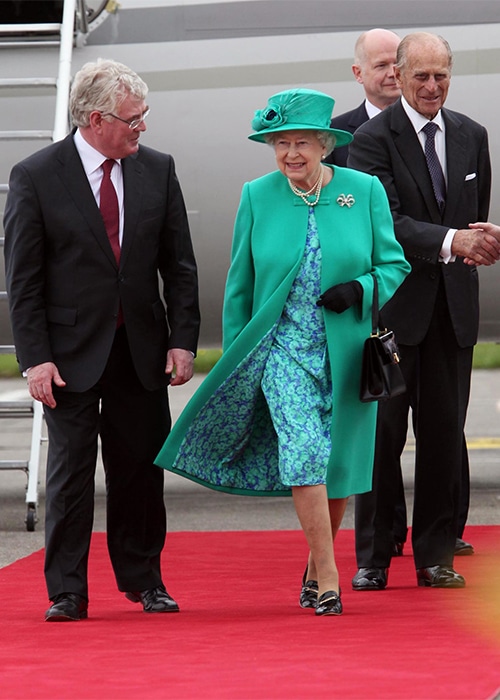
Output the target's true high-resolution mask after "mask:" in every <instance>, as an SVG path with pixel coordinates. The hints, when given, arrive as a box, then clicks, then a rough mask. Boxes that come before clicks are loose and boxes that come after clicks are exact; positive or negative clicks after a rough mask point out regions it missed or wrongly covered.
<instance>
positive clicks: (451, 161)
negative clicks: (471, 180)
mask: <svg viewBox="0 0 500 700" xmlns="http://www.w3.org/2000/svg"><path fill="white" fill-rule="evenodd" d="M442 112H443V118H444V122H445V125H446V170H447V172H448V183H447V193H446V206H445V210H444V217H446V220H447V221H453V220H456V217H455V210H456V208H457V206H458V204H459V202H460V197H461V196H462V192H463V185H464V178H465V176H466V174H467V163H468V156H467V135H466V134H464V133H463V130H462V128H461V127H462V123H461V121H460V120H459V119H458V117H457V116H456V115H455V114H453V113H451V112H449V111H448V110H445V109H443V110H442Z"/></svg>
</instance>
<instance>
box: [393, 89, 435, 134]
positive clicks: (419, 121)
mask: <svg viewBox="0 0 500 700" xmlns="http://www.w3.org/2000/svg"><path fill="white" fill-rule="evenodd" d="M401 104H402V106H403V109H404V111H405V112H406V114H407V116H408V119H409V120H410V121H411V123H412V125H413V128H414V129H415V131H416V132H417V134H418V133H420V132H421V131H422V129H423V128H424V126H425V125H426V124H427V123H428V122H429V121H433V122H434V124H436V126H437V127H438V128H439V129H440V130H441V131H442V132H443V133H444V119H443V114H442V112H441V110H439V112H438V113H437V114H436V116H435V117H434V119H432V120H430V119H427V117H424V116H423V114H420V112H417V110H416V109H413V107H412V106H411V105H410V104H409V103H408V101H407V100H406V99H405V98H404V97H401Z"/></svg>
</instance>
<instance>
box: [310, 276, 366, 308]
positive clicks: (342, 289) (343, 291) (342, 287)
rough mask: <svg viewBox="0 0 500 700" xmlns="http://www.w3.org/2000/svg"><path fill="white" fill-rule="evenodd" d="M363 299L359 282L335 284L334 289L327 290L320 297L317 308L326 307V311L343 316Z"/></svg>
mask: <svg viewBox="0 0 500 700" xmlns="http://www.w3.org/2000/svg"><path fill="white" fill-rule="evenodd" d="M362 298H363V287H362V286H361V284H360V283H359V282H358V281H357V280H353V281H352V282H344V283H342V284H334V285H333V287H330V289H327V290H326V292H324V293H323V294H322V295H321V296H320V298H319V299H318V301H317V302H316V306H324V307H325V309H329V310H330V311H335V313H337V314H341V313H342V311H345V310H346V309H348V308H349V307H350V306H352V305H353V304H355V303H356V302H357V301H360V300H361V299H362Z"/></svg>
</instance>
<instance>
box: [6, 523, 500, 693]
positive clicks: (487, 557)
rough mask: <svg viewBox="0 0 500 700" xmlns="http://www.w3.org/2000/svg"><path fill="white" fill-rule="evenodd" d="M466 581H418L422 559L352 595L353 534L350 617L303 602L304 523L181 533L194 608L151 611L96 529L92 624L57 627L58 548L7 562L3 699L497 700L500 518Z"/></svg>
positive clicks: (347, 539) (461, 564) (349, 568)
mask: <svg viewBox="0 0 500 700" xmlns="http://www.w3.org/2000/svg"><path fill="white" fill-rule="evenodd" d="M466 539H468V540H469V541H472V542H473V543H474V545H475V547H476V554H475V555H474V556H472V557H460V558H457V561H456V568H457V570H458V571H460V573H463V574H464V575H465V577H466V579H467V588H465V589H463V590H451V591H450V590H449V591H445V590H431V589H426V588H418V587H417V586H416V583H415V572H414V569H413V562H412V558H411V556H404V557H402V558H400V559H396V560H394V562H393V565H392V567H391V572H390V578H389V584H390V586H389V588H388V589H387V590H386V591H383V592H372V593H362V592H354V591H352V590H351V586H350V579H351V577H352V575H353V574H354V572H355V560H354V554H353V533H352V531H349V530H344V531H341V532H340V534H339V538H338V544H337V559H338V563H339V566H340V571H341V574H342V585H343V596H342V599H343V603H344V610H345V612H344V615H343V616H341V617H325V618H315V616H314V614H313V612H312V611H310V610H301V609H300V608H299V607H298V604H297V599H298V593H299V583H300V578H301V575H302V571H303V568H304V565H305V561H306V555H307V551H306V546H305V542H304V539H303V535H302V533H300V532H290V531H286V532H221V533H215V532H209V533H203V532H185V533H171V534H169V536H168V540H167V548H166V551H165V557H164V572H165V580H166V583H167V587H168V589H169V592H170V593H171V594H172V595H173V596H174V597H175V598H176V600H177V601H178V602H179V604H180V606H181V613H180V614H167V615H146V614H144V613H143V612H142V610H141V608H140V607H139V606H138V605H133V604H132V603H129V602H128V601H127V600H125V598H124V597H123V595H122V594H119V593H118V592H117V591H116V589H115V586H114V582H113V577H112V573H111V569H110V566H109V562H108V557H107V553H106V545H105V536H104V535H103V534H101V533H98V534H96V535H95V536H94V539H93V547H92V552H91V571H90V590H91V601H90V608H89V615H90V617H89V619H88V620H86V621H82V622H79V623H67V624H64V623H59V624H58V623H52V624H47V623H45V622H43V611H44V610H45V608H46V607H47V605H46V592H45V585H44V581H43V575H42V568H43V562H42V560H43V553H42V552H37V553H35V554H33V555H31V556H29V557H27V558H25V559H23V560H21V561H18V562H16V563H15V564H12V565H11V566H8V567H6V568H4V569H2V570H0V584H1V591H2V596H1V603H0V623H1V629H2V633H1V637H0V697H1V698H2V699H4V700H7V699H8V700H15V699H18V698H23V700H24V699H27V698H30V700H31V699H38V698H47V699H49V698H50V700H69V699H70V698H71V699H72V700H89V699H97V698H99V699H102V700H107V699H109V700H111V699H113V700H115V699H118V698H119V699H120V700H142V699H144V700H155V699H157V698H165V699H167V698H168V700H184V699H190V700H191V699H193V700H194V699H196V700H199V699H203V700H205V699H210V700H254V699H255V700H257V699H259V700H278V699H280V700H285V699H286V700H302V699H303V700H314V698H329V699H330V698H336V699H339V700H358V699H359V700H361V699H363V700H416V699H417V698H418V700H423V699H425V700H437V699H438V698H439V700H486V699H492V698H494V697H495V696H496V694H497V693H499V692H500V553H499V550H500V547H499V542H500V527H469V528H468V529H467V532H466Z"/></svg>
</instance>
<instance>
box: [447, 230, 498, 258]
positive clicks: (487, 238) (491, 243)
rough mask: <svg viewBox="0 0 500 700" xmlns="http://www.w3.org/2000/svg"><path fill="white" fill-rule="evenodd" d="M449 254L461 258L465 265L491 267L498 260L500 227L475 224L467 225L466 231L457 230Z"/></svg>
mask: <svg viewBox="0 0 500 700" xmlns="http://www.w3.org/2000/svg"><path fill="white" fill-rule="evenodd" d="M451 252H452V253H453V255H459V256H461V257H463V258H464V262H465V263H467V265H493V264H494V263H496V262H497V261H498V260H500V226H496V225H495V224H491V223H487V222H477V223H474V224H469V228H468V229H459V230H458V231H457V232H456V233H455V235H454V237H453V242H452V244H451Z"/></svg>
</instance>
